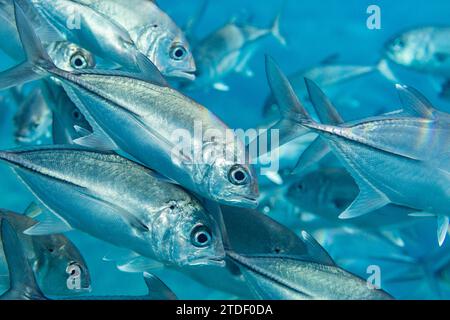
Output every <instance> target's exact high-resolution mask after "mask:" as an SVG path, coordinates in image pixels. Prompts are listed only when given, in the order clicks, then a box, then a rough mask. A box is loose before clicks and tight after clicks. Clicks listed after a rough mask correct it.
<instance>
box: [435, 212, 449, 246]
mask: <svg viewBox="0 0 450 320" xmlns="http://www.w3.org/2000/svg"><path fill="white" fill-rule="evenodd" d="M437 225H438V227H437V236H438V242H439V246H442V245H443V244H444V241H445V238H446V236H447V232H448V226H449V218H448V216H444V215H438V216H437Z"/></svg>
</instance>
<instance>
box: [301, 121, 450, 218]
mask: <svg viewBox="0 0 450 320" xmlns="http://www.w3.org/2000/svg"><path fill="white" fill-rule="evenodd" d="M306 126H307V127H309V128H314V130H316V132H320V134H321V137H325V139H326V140H327V142H329V144H330V146H331V148H332V150H333V151H334V153H335V154H336V155H337V156H338V157H339V158H340V159H341V160H342V161H343V162H344V163H345V166H346V167H347V169H349V171H350V172H351V173H352V176H354V177H357V179H361V180H363V181H365V182H369V183H368V186H366V187H367V188H371V190H372V191H375V190H376V191H378V192H381V194H378V199H380V201H381V199H382V198H384V197H385V198H384V200H383V202H384V204H387V203H389V202H392V203H395V204H399V205H403V206H409V207H412V208H415V209H417V210H421V211H425V212H431V213H436V214H444V215H448V214H449V213H450V212H449V211H448V208H449V207H448V205H449V199H450V193H449V192H450V189H449V187H448V186H449V185H450V174H449V172H450V171H449V170H450V167H449V165H450V161H448V160H447V161H445V159H443V160H442V161H441V162H440V164H433V160H432V159H436V158H432V157H437V159H439V158H440V157H442V152H441V151H440V150H441V149H440V148H441V147H442V145H445V144H448V143H449V142H450V126H448V125H447V126H441V125H440V124H439V123H436V122H434V121H430V120H427V119H420V118H403V117H402V118H397V119H395V118H382V119H377V120H369V121H364V122H362V123H360V124H356V125H353V126H349V127H335V126H329V125H322V124H311V125H309V124H308V125H306ZM400 130H401V131H400ZM394 132H395V134H393V133H394ZM399 132H401V134H399ZM420 137H426V138H432V140H431V141H427V142H424V141H418V139H420ZM408 148H410V149H408ZM402 151H404V153H403V152H402ZM408 151H411V152H408ZM424 151H427V153H423V152H424ZM444 157H447V158H448V153H447V154H444ZM388 173H390V174H388ZM392 173H395V179H391V178H390V175H392ZM361 180H358V182H359V183H358V184H362V182H361ZM360 188H361V185H360ZM425 190H427V192H430V193H429V196H427V197H421V196H420V195H421V194H422V193H423V192H424V191H425ZM376 191H375V192H376ZM375 195H376V193H375V194H374V196H375Z"/></svg>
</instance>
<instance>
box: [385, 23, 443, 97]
mask: <svg viewBox="0 0 450 320" xmlns="http://www.w3.org/2000/svg"><path fill="white" fill-rule="evenodd" d="M449 35H450V27H448V26H447V27H445V26H425V27H420V28H415V29H410V30H407V31H405V32H403V33H401V34H398V35H396V36H394V37H393V38H392V39H390V40H389V41H387V43H386V44H385V52H384V54H385V56H386V57H387V58H388V59H389V60H390V61H393V62H394V63H396V64H398V65H400V66H403V67H406V68H408V69H411V70H415V71H419V72H422V73H424V74H428V75H430V76H436V77H439V78H440V79H443V80H444V83H443V84H442V87H441V88H440V91H441V92H440V94H441V96H442V97H444V98H448V95H449V91H450V90H449V87H450V47H449V45H448V38H449Z"/></svg>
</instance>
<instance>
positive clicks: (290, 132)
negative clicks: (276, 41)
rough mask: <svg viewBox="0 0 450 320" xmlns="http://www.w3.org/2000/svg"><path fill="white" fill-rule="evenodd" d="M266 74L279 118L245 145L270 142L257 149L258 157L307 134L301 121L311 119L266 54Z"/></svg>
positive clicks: (284, 76) (287, 82) (284, 77)
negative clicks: (276, 140)
mask: <svg viewBox="0 0 450 320" xmlns="http://www.w3.org/2000/svg"><path fill="white" fill-rule="evenodd" d="M266 75H267V81H268V83H269V86H270V89H271V91H272V94H273V97H274V99H275V103H276V104H277V105H278V106H279V108H280V113H281V118H280V120H279V121H278V122H277V123H275V124H274V125H273V126H271V127H270V128H268V129H267V131H265V132H263V133H262V134H260V135H259V136H258V137H257V138H256V139H254V140H252V141H250V142H249V144H248V145H247V148H248V149H249V148H251V145H252V144H255V143H257V145H258V146H259V145H260V144H261V141H271V142H272V143H270V144H269V145H268V146H267V147H266V148H265V150H259V152H258V157H261V156H263V155H264V154H266V153H268V152H271V151H272V150H274V149H276V148H277V147H279V146H282V145H284V144H286V143H288V142H290V141H292V140H294V139H296V138H298V137H300V136H302V135H305V134H307V133H308V132H309V130H308V129H306V128H303V127H302V126H301V122H308V121H310V120H311V117H310V115H309V114H308V111H307V110H306V109H305V107H304V106H303V105H302V104H301V102H300V100H299V99H298V97H297V95H296V94H295V91H294V89H293V88H292V86H291V84H290V83H289V80H288V78H287V77H286V75H284V74H283V72H282V71H281V69H280V68H279V67H278V65H277V64H276V62H275V61H274V60H273V58H272V57H270V56H266ZM275 132H277V134H278V143H277V144H276V145H273V140H274V139H272V135H273V134H274V133H275Z"/></svg>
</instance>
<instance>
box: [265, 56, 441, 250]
mask: <svg viewBox="0 0 450 320" xmlns="http://www.w3.org/2000/svg"><path fill="white" fill-rule="evenodd" d="M266 67H267V73H268V79H269V82H270V84H271V88H272V90H273V91H274V95H276V97H277V101H279V102H280V105H281V106H280V107H281V109H282V110H283V114H284V118H283V120H282V121H284V123H285V124H288V123H289V124H290V125H289V126H292V125H293V124H297V125H300V126H301V127H303V128H306V129H309V130H312V131H314V132H316V133H318V134H319V135H320V138H319V140H317V141H316V142H315V146H314V148H317V147H319V148H318V149H321V150H324V149H323V147H322V142H325V143H326V145H325V147H327V145H328V146H329V148H331V150H332V151H333V153H334V154H335V155H336V156H337V157H338V159H339V160H340V161H341V163H342V164H343V165H344V167H345V168H346V169H347V170H348V172H349V173H350V174H351V175H352V177H353V179H354V180H355V182H356V183H357V184H358V187H359V194H358V197H357V198H356V199H355V200H354V201H353V202H352V203H351V205H350V206H349V207H347V209H346V210H345V211H344V212H343V213H342V214H341V215H340V217H341V218H354V217H358V216H361V215H364V214H366V213H369V212H372V211H374V210H376V209H379V208H381V207H384V206H385V205H387V204H390V203H394V204H397V205H401V206H405V207H409V208H412V209H415V210H417V211H422V212H427V213H431V214H435V215H437V216H438V238H439V243H440V244H442V242H443V240H444V239H445V235H446V234H447V229H448V221H449V219H448V215H449V209H448V208H449V199H450V194H449V192H450V189H449V185H450V174H449V172H450V158H449V157H450V153H448V152H447V150H448V145H449V143H450V125H449V119H450V117H449V115H448V114H446V113H443V112H439V111H437V110H435V109H434V108H433V107H432V106H431V104H430V102H429V101H428V100H427V99H426V98H425V97H424V96H422V95H421V94H420V93H419V92H418V91H417V90H415V89H413V88H408V87H405V86H400V85H398V86H397V90H398V93H399V97H400V99H401V101H402V103H403V107H404V108H405V110H404V111H403V112H401V113H393V114H391V115H384V116H379V117H373V118H368V119H364V120H360V121H355V122H353V123H346V124H345V123H343V120H342V118H341V117H340V115H339V114H338V113H337V111H336V108H335V107H334V106H333V105H332V103H331V101H330V100H329V99H328V98H327V97H326V96H325V94H324V93H323V92H322V90H321V89H320V88H319V87H318V86H317V85H316V84H315V83H314V82H313V81H310V80H309V79H306V84H307V87H308V91H309V94H310V97H311V100H312V102H313V105H314V107H315V109H316V111H317V113H318V114H319V115H320V118H321V119H322V120H324V121H323V122H325V123H332V124H322V123H317V122H315V121H314V120H312V118H311V117H310V115H309V114H308V112H307V111H306V110H305V108H304V107H303V106H302V104H301V103H300V101H299V100H298V98H297V97H296V96H295V94H294V92H293V89H292V87H291V86H290V84H289V81H288V80H287V78H286V76H285V75H283V73H282V72H281V70H280V69H279V68H278V66H277V65H276V64H275V63H274V62H273V60H271V59H270V58H268V59H267V60H266ZM294 119H295V120H294ZM303 128H301V130H300V134H304V129H303ZM288 134H291V135H292V133H289V132H288ZM293 136H294V137H295V134H294V135H293ZM424 192H426V194H427V197H423V196H422V195H423V193H424Z"/></svg>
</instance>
